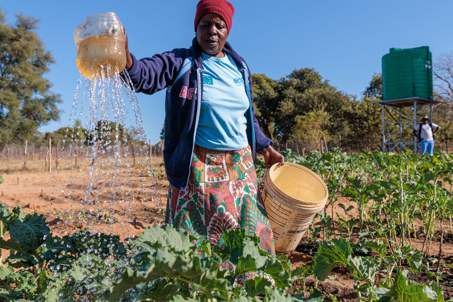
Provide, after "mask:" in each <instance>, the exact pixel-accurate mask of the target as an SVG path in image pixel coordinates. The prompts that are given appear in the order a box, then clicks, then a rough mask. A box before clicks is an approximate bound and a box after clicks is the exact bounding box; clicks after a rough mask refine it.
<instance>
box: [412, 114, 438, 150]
mask: <svg viewBox="0 0 453 302" xmlns="http://www.w3.org/2000/svg"><path fill="white" fill-rule="evenodd" d="M439 130H440V127H439V126H438V125H436V124H434V123H431V122H430V120H429V117H428V116H427V115H425V116H424V117H423V118H422V120H421V124H418V125H417V126H415V128H414V131H413V133H414V136H416V137H418V139H419V141H420V149H421V153H422V155H423V154H425V153H428V154H429V155H433V154H434V133H436V132H437V131H439Z"/></svg>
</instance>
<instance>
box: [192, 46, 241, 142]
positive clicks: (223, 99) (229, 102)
mask: <svg viewBox="0 0 453 302" xmlns="http://www.w3.org/2000/svg"><path fill="white" fill-rule="evenodd" d="M202 72H203V98H202V103H201V111H200V117H199V121H198V128H197V135H196V138H195V143H196V144H197V145H199V146H201V147H205V148H209V149H214V150H226V151H230V150H239V149H242V148H245V147H247V145H248V140H247V132H246V123H247V119H246V118H245V113H246V111H247V110H248V109H249V107H250V103H249V99H248V97H247V93H246V91H245V86H244V80H243V78H242V73H241V72H240V70H239V68H238V67H237V66H236V64H235V62H234V61H233V59H232V58H231V57H230V56H228V55H225V56H224V57H222V58H216V57H211V56H208V55H206V54H204V53H203V70H202Z"/></svg>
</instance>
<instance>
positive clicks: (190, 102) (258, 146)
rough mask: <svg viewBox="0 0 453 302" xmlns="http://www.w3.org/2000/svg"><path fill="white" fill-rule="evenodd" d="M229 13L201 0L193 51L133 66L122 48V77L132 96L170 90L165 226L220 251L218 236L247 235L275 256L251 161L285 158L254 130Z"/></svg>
mask: <svg viewBox="0 0 453 302" xmlns="http://www.w3.org/2000/svg"><path fill="white" fill-rule="evenodd" d="M233 14H234V8H233V6H232V5H231V3H229V2H228V1H226V0H201V1H200V2H199V3H198V5H197V11H196V15H195V22H194V26H195V32H196V38H195V39H194V40H193V42H192V47H190V48H187V49H186V48H180V49H174V50H172V51H169V52H165V53H162V54H157V55H154V56H153V57H152V58H143V59H141V60H137V59H136V58H135V57H134V56H133V55H132V54H130V52H129V48H128V43H127V42H126V54H127V65H126V70H127V72H128V74H129V77H130V79H131V80H132V83H133V85H134V89H135V91H137V92H144V93H148V94H152V93H155V92H157V91H159V90H161V89H164V88H167V94H166V103H165V111H166V115H165V123H164V128H165V140H164V162H165V170H166V173H167V177H168V180H169V182H170V190H169V193H168V199H167V212H166V222H167V223H171V224H173V225H174V226H175V227H177V228H183V229H186V230H187V231H188V232H189V233H190V234H191V235H193V236H195V238H197V243H200V242H201V240H203V239H209V240H211V242H212V243H213V244H217V245H219V246H222V242H221V235H222V232H223V231H225V230H227V229H230V228H234V229H238V228H244V229H245V231H246V233H247V234H255V235H256V236H258V237H260V246H261V248H262V249H263V250H267V251H269V252H270V253H272V254H274V253H275V251H274V243H273V234H272V230H271V228H270V225H269V221H268V219H267V217H266V211H265V209H264V207H263V205H262V202H261V198H260V196H259V191H258V184H257V180H256V173H255V168H254V164H253V160H254V158H255V154H256V152H260V153H261V154H262V155H263V156H264V159H265V163H266V167H270V166H271V165H273V164H274V163H278V162H283V160H284V158H283V156H282V155H281V154H280V153H278V152H277V151H276V150H275V149H274V148H273V147H272V141H271V140H270V139H268V138H267V137H265V136H264V134H263V132H262V131H261V130H260V128H259V125H258V121H257V120H256V118H255V116H254V108H253V106H252V99H251V95H252V92H251V76H250V72H249V69H248V67H247V65H246V63H245V61H244V59H243V58H241V57H240V56H239V55H238V54H237V53H236V52H235V51H234V50H233V48H232V47H231V45H230V44H229V43H228V42H227V41H226V40H227V37H228V34H229V32H230V30H231V26H232V18H233ZM126 41H127V39H126ZM123 76H127V75H126V74H123Z"/></svg>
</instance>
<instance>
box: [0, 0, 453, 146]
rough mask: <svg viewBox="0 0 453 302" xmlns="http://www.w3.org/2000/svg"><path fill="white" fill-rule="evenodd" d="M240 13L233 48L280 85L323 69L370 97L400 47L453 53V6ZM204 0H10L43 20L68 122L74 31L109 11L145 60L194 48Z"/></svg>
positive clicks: (438, 1) (308, 4)
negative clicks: (386, 59) (295, 74)
mask: <svg viewBox="0 0 453 302" xmlns="http://www.w3.org/2000/svg"><path fill="white" fill-rule="evenodd" d="M231 2H232V3H233V5H234V6H235V8H236V13H235V16H234V18H233V27H232V30H231V33H230V36H229V38H228V41H229V42H230V43H231V44H232V45H233V47H234V48H235V49H236V50H237V52H238V53H239V54H241V55H242V56H243V57H244V58H245V59H246V60H247V62H248V64H249V66H250V69H251V71H252V73H262V74H265V75H266V76H268V77H270V78H273V79H277V80H278V79H280V78H282V77H284V76H286V75H288V74H289V73H291V71H293V70H294V69H296V68H305V67H309V68H314V69H315V70H316V71H317V72H319V73H320V74H321V76H322V77H323V78H324V79H326V80H328V81H329V83H330V84H331V85H332V86H334V87H336V88H337V89H338V90H340V91H343V92H344V93H346V94H350V95H357V96H359V97H360V95H361V94H362V92H363V91H364V90H365V88H366V86H367V85H368V83H369V81H370V79H371V78H372V75H373V73H379V72H381V58H382V56H383V55H385V54H386V53H388V51H389V49H390V48H392V47H399V48H412V47H419V46H424V45H427V46H429V47H430V50H431V52H432V54H433V60H434V62H436V59H437V58H438V57H439V56H440V55H444V54H448V53H451V52H453V34H452V31H451V28H452V24H453V18H452V17H451V16H452V12H453V1H451V0H431V1H427V0H379V1H370V0H343V1H339V0H317V1H315V0H310V1H309V0H281V1H275V0H274V1H270V0H261V1H258V0H241V1H240V0H231ZM196 3H197V1H196V0H172V1H168V0H167V1H163V0H148V1H144V0H135V1H117V0H109V1H107V0H91V1H86V0H78V1H69V0H66V1H64V0H53V1H51V0H40V1H36V0H2V1H1V2H0V8H1V9H2V10H3V12H4V13H6V16H7V21H8V23H12V22H14V21H15V14H17V13H22V14H25V15H27V16H33V17H35V18H38V19H40V20H41V22H40V23H39V29H38V35H39V37H40V38H41V40H42V41H43V42H44V45H45V48H46V49H47V50H49V51H50V52H51V53H52V55H53V57H54V59H55V61H56V64H53V65H51V66H50V72H49V73H48V74H46V78H48V79H49V80H50V81H51V82H52V83H53V88H52V90H53V91H54V92H56V93H59V94H61V96H62V99H63V103H62V104H61V106H60V109H61V110H62V114H61V119H60V121H58V122H52V123H49V124H48V125H46V126H44V127H42V128H40V130H41V131H43V132H45V131H54V130H56V129H58V128H60V127H64V126H70V125H67V123H68V120H69V118H68V117H69V115H70V114H71V110H72V103H73V99H74V93H75V89H76V85H77V81H78V79H79V76H80V74H79V72H78V70H77V68H76V64H75V63H76V49H75V45H74V40H73V36H72V34H73V31H74V29H75V28H76V26H77V25H79V24H81V23H82V22H83V20H84V19H85V17H86V16H88V15H92V14H98V13H104V12H108V11H113V12H115V13H116V14H117V15H118V16H119V18H120V19H121V21H122V23H123V25H124V26H125V28H126V31H127V33H128V36H129V45H130V49H131V51H132V52H133V53H134V54H135V55H136V56H137V57H139V58H140V57H145V56H152V55H153V54H155V53H159V52H163V51H166V50H171V49H173V48H178V47H187V46H190V43H191V40H192V38H193V37H194V35H195V34H194V30H193V19H194V16H195V7H196ZM138 100H139V103H140V109H141V114H142V116H143V119H144V126H145V131H146V134H147V136H148V138H149V139H150V140H151V141H152V142H153V143H154V142H157V140H158V139H159V133H160V131H161V128H162V124H163V120H164V93H163V92H159V93H157V94H155V95H153V96H148V95H143V94H139V95H138Z"/></svg>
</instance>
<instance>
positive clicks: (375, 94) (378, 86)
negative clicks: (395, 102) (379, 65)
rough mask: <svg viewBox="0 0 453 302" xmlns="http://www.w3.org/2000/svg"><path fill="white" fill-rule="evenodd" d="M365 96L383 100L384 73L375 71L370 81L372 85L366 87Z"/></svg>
mask: <svg viewBox="0 0 453 302" xmlns="http://www.w3.org/2000/svg"><path fill="white" fill-rule="evenodd" d="M363 96H364V97H366V96H368V97H370V98H375V99H377V100H382V74H381V73H375V74H373V78H372V79H371V81H370V85H369V86H368V87H367V88H366V90H365V92H364V93H363Z"/></svg>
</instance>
